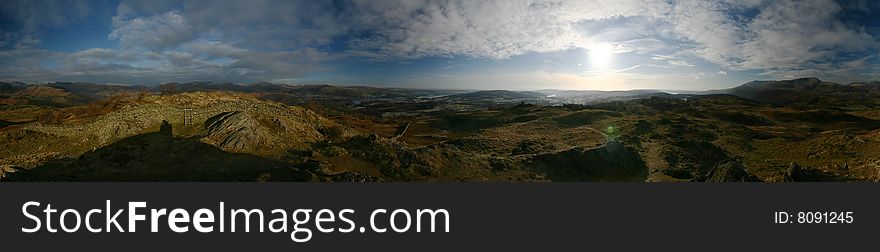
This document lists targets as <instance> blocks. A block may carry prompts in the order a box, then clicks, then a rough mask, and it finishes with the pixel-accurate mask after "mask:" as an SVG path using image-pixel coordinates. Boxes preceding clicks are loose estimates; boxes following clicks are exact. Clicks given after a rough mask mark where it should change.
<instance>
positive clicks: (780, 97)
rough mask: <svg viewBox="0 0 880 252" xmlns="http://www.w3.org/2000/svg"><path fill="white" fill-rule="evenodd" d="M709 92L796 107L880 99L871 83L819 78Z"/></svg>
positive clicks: (856, 104) (770, 82) (858, 103)
mask: <svg viewBox="0 0 880 252" xmlns="http://www.w3.org/2000/svg"><path fill="white" fill-rule="evenodd" d="M707 93H715V94H719V93H720V94H731V95H735V96H739V97H742V98H745V99H749V100H753V101H757V102H762V103H767V104H773V105H777V106H794V107H831V106H840V105H841V104H847V105H853V106H861V104H866V103H865V102H864V101H866V100H876V99H878V97H877V96H878V94H880V88H878V86H877V85H872V84H850V85H844V84H838V83H833V82H826V81H822V80H820V79H818V78H801V79H793V80H781V81H752V82H748V83H745V84H743V85H740V86H737V87H734V88H731V89H724V90H713V91H708V92H707Z"/></svg>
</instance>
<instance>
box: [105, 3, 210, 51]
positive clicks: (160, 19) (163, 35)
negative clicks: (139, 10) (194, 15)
mask: <svg viewBox="0 0 880 252" xmlns="http://www.w3.org/2000/svg"><path fill="white" fill-rule="evenodd" d="M113 27H114V28H113V32H111V33H110V35H109V37H110V38H111V39H118V40H119V42H120V43H121V44H122V46H125V47H145V48H147V49H157V50H161V49H173V48H176V47H177V46H178V45H180V44H182V43H185V42H188V41H191V40H192V39H194V38H195V35H197V34H196V33H194V31H193V29H192V27H191V26H190V25H189V24H188V23H187V21H186V18H184V17H183V16H182V15H180V13H178V12H176V11H169V12H165V13H163V14H159V15H154V16H147V17H137V18H133V19H123V18H121V17H116V18H114V20H113Z"/></svg>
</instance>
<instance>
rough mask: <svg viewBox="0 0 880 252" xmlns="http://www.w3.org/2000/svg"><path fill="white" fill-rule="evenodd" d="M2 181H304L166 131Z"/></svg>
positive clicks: (283, 168)
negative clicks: (174, 135)
mask: <svg viewBox="0 0 880 252" xmlns="http://www.w3.org/2000/svg"><path fill="white" fill-rule="evenodd" d="M7 175H8V176H7V178H6V179H5V180H7V181H308V180H310V179H311V175H310V173H308V172H304V171H302V170H299V169H295V168H293V166H292V165H290V164H288V163H285V162H281V161H276V160H271V159H266V158H262V157H258V156H254V155H250V154H237V153H229V152H226V151H223V150H221V149H219V148H217V147H215V146H213V145H209V144H205V143H202V142H200V141H198V139H197V138H174V137H173V136H172V134H171V129H170V126H167V128H166V127H163V129H162V130H160V131H159V132H152V133H145V134H141V135H136V136H132V137H128V138H125V139H122V140H119V141H117V142H115V143H113V144H110V145H107V146H105V147H102V148H98V149H95V150H93V151H91V152H87V153H85V154H83V155H82V156H80V157H79V158H67V159H61V160H56V161H52V162H49V163H46V164H44V165H42V166H39V167H36V168H33V169H30V170H23V171H19V172H15V173H12V174H7Z"/></svg>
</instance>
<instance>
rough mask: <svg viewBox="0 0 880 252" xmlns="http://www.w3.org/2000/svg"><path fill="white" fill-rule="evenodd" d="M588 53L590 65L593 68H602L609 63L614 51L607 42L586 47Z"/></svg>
mask: <svg viewBox="0 0 880 252" xmlns="http://www.w3.org/2000/svg"><path fill="white" fill-rule="evenodd" d="M587 50H589V51H588V53H589V54H590V66H591V67H592V68H593V69H603V68H606V67H608V66H609V65H610V64H611V58H612V57H613V56H614V53H613V52H612V50H611V46H610V45H608V44H595V45H593V46H591V47H590V48H588V49H587Z"/></svg>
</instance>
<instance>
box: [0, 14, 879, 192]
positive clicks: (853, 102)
mask: <svg viewBox="0 0 880 252" xmlns="http://www.w3.org/2000/svg"><path fill="white" fill-rule="evenodd" d="M2 3H3V5H2V8H0V10H2V14H3V15H2V16H3V18H0V23H2V25H0V27H2V29H3V32H2V35H3V36H2V40H0V62H2V63H0V79H2V80H3V81H2V82H0V181H308V182H403V181H447V182H450V181H467V182H484V181H487V182H497V181H527V182H555V181H628V182H833V181H863V182H877V181H880V82H878V81H877V80H880V63H878V61H880V59H878V55H880V54H878V51H880V50H878V48H880V42H878V38H880V22H878V21H877V20H876V18H872V17H874V16H876V15H878V14H880V4H878V3H877V2H874V1H832V0H815V1H684V0H683V1H540V0H535V1H334V2H330V1H327V2H324V1H262V0H259V1H167V2H166V1H95V2H78V1H2ZM244 10H246V11H244ZM804 13H809V15H807V14H804Z"/></svg>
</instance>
